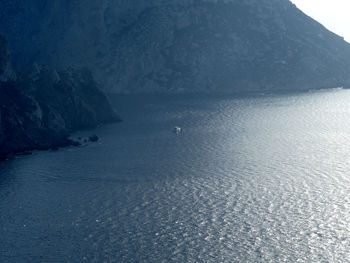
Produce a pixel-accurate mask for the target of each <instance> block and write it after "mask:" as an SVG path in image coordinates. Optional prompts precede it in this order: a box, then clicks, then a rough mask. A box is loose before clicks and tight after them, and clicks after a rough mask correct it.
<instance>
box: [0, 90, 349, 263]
mask: <svg viewBox="0 0 350 263" xmlns="http://www.w3.org/2000/svg"><path fill="white" fill-rule="evenodd" d="M113 103H114V104H115V105H116V107H118V108H119V110H120V112H121V114H122V116H123V117H124V122H123V123H121V124H113V125H106V126H103V127H100V128H98V129H96V130H93V131H85V132H81V133H79V134H77V135H76V136H80V135H90V134H91V133H97V134H98V135H99V136H100V137H101V140H100V141H99V142H98V143H94V144H91V145H89V146H88V147H84V148H66V149H63V150H60V151H58V152H35V153H34V155H32V156H25V157H20V158H16V159H14V160H10V161H7V162H3V163H0V211H1V212H0V262H218V263H219V262H220V263H221V262H347V261H350V110H349V104H350V91H348V90H328V91H318V92H310V93H304V94H284V95H259V96H243V97H234V96H209V95H202V96H198V95H186V96H185V95H171V96H120V97H115V98H113ZM174 126H181V127H182V128H183V132H182V133H181V134H178V135H176V134H174V133H172V128H173V127H174Z"/></svg>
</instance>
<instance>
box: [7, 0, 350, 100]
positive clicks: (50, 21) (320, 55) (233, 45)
mask: <svg viewBox="0 0 350 263" xmlns="http://www.w3.org/2000/svg"><path fill="white" fill-rule="evenodd" d="M28 21H29V22H28ZM0 32H2V33H5V34H6V35H7V36H8V38H9V40H10V43H11V45H12V43H13V50H12V51H13V53H14V58H15V60H16V65H17V66H23V65H25V64H30V63H32V62H33V61H38V62H40V63H49V64H50V65H51V66H54V67H58V68H60V67H66V66H67V65H73V66H79V67H81V66H87V67H89V68H90V69H91V70H92V71H93V74H94V76H95V77H96V78H97V80H98V81H99V82H101V83H102V84H103V86H104V87H105V89H106V90H108V91H112V92H126V93H132V92H155V91H159V92H183V91H187V92H189V91H214V90H220V91H237V92H239V91H250V90H274V89H292V90H297V89H312V88H329V87H337V86H345V87H347V86H349V84H350V78H349V77H348V75H349V74H348V73H349V69H350V45H349V44H348V43H346V42H345V41H344V40H343V39H342V38H340V37H339V36H337V35H335V34H333V33H331V32H330V31H328V30H327V29H325V28H324V27H323V26H322V25H320V24H319V23H317V22H315V21H314V20H312V19H311V18H309V17H308V16H306V15H305V14H303V13H302V12H301V11H299V10H298V9H297V8H296V7H295V6H294V5H293V4H292V3H291V2H289V1H288V0H226V1H224V0H216V1H214V0H211V1H209V0H207V1H205V0H192V1H191V0H187V1H186V0H183V1H170V0H153V1H149V0H147V1H146V0H139V1H125V0H90V1H88V2H87V1H82V0H74V1H68V0H65V1H62V0H50V1H49V0H36V1H24V0H13V1H5V3H4V4H3V5H2V6H1V7H0Z"/></svg>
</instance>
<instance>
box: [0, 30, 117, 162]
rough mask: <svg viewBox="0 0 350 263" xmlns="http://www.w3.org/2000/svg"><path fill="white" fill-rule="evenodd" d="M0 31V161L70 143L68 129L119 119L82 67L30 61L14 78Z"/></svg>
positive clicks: (93, 125) (72, 129) (73, 129)
mask: <svg viewBox="0 0 350 263" xmlns="http://www.w3.org/2000/svg"><path fill="white" fill-rule="evenodd" d="M10 68H11V63H10V61H9V53H8V51H7V48H6V41H5V39H4V38H3V37H2V36H1V35H0V160H1V159H3V158H5V157H6V156H8V155H9V154H13V153H18V152H22V151H28V150H33V149H49V148H56V147H59V146H67V145H71V144H72V143H73V144H74V142H72V141H70V140H69V139H68V136H69V133H70V132H72V131H75V130H78V129H83V128H88V127H95V126H97V125H98V124H101V123H108V122H114V121H119V118H118V116H117V115H116V113H115V112H114V110H113V109H112V108H111V106H110V104H109V102H108V100H107V98H106V97H105V96H104V94H103V93H102V92H101V91H100V90H99V89H98V88H97V85H96V82H95V81H94V80H93V78H92V76H91V74H90V73H89V72H88V71H86V70H73V69H69V70H65V71H59V72H57V71H55V70H50V69H48V68H45V67H43V66H39V65H34V67H33V69H32V70H30V71H29V72H28V73H27V74H19V75H20V77H18V78H14V77H13V72H11V74H10V75H9V74H8V72H10V71H9V69H10Z"/></svg>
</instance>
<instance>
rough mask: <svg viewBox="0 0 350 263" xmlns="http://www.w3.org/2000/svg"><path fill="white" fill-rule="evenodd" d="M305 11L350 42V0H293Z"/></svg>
mask: <svg viewBox="0 0 350 263" xmlns="http://www.w3.org/2000/svg"><path fill="white" fill-rule="evenodd" d="M291 1H292V2H293V3H294V4H295V5H296V6H297V7H298V8H299V9H301V10H302V11H303V12H304V13H306V14H307V15H309V16H311V17H312V18H314V19H315V20H317V21H318V22H320V23H321V24H323V25H324V26H325V27H326V28H328V29H329V30H331V31H333V32H335V33H337V34H338V35H340V36H342V37H344V38H345V39H346V40H347V41H348V42H350V15H349V13H350V0H291Z"/></svg>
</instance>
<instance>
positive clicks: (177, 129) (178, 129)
mask: <svg viewBox="0 0 350 263" xmlns="http://www.w3.org/2000/svg"><path fill="white" fill-rule="evenodd" d="M181 131H182V129H181V127H179V126H175V127H174V128H173V132H174V133H180V132H181Z"/></svg>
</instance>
